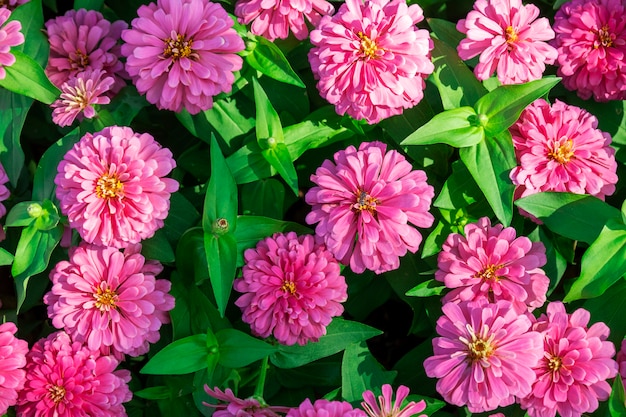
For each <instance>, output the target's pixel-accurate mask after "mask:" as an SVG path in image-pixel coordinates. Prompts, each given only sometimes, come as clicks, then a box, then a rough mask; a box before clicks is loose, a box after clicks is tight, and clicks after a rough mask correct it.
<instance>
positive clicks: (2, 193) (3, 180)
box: [0, 164, 11, 217]
mask: <svg viewBox="0 0 626 417" xmlns="http://www.w3.org/2000/svg"><path fill="white" fill-rule="evenodd" d="M8 182H9V176H8V175H7V172H6V171H5V170H4V167H3V166H2V164H0V217H4V215H5V214H7V208H6V207H5V206H4V204H2V201H5V200H6V199H7V198H9V197H10V196H11V191H9V189H8V188H7V186H6V184H7V183H8Z"/></svg>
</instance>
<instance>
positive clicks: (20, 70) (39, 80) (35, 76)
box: [0, 51, 61, 104]
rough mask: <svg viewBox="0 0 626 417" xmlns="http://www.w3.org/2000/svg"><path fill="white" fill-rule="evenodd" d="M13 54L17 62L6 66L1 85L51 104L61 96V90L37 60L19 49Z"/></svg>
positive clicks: (0, 81)
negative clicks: (51, 80)
mask: <svg viewBox="0 0 626 417" xmlns="http://www.w3.org/2000/svg"><path fill="white" fill-rule="evenodd" d="M12 54H13V55H15V59H16V60H15V63H14V64H13V65H11V66H8V67H4V69H5V70H6V77H5V78H4V79H2V80H0V87H4V88H6V89H7V90H9V91H13V92H14V93H17V94H21V95H24V96H27V97H30V98H34V99H35V100H39V101H41V102H42V103H45V104H51V103H52V102H53V101H54V100H56V99H57V98H58V97H59V95H60V94H61V91H60V90H59V89H58V88H56V87H55V86H54V84H52V83H51V82H50V80H49V79H48V77H47V76H46V73H45V72H44V70H43V68H42V67H41V65H39V64H38V63H37V61H35V60H34V59H32V58H31V57H29V56H28V55H26V54H24V53H22V52H19V51H12Z"/></svg>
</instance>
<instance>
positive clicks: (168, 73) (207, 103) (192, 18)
mask: <svg viewBox="0 0 626 417" xmlns="http://www.w3.org/2000/svg"><path fill="white" fill-rule="evenodd" d="M137 14H138V15H139V17H138V18H136V19H133V21H132V29H129V30H125V31H124V33H122V38H123V39H124V41H125V42H126V43H125V44H124V45H123V46H122V52H123V53H124V55H125V56H126V57H127V58H128V59H127V61H126V70H127V71H128V73H129V74H130V76H131V77H132V79H133V82H134V83H135V86H136V87H137V91H139V93H140V94H145V95H146V99H147V100H148V101H149V102H150V103H152V104H156V106H157V107H158V108H159V109H167V110H173V111H176V112H179V111H181V110H182V109H183V108H185V109H186V110H187V111H188V112H189V113H191V114H195V113H198V112H200V111H203V110H207V109H210V108H211V107H213V96H215V95H217V94H219V93H222V92H225V93H229V92H230V91H231V88H232V84H233V82H234V80H235V77H234V75H233V72H234V71H238V70H240V69H241V66H242V63H243V60H242V59H241V57H240V56H239V55H237V53H238V52H241V51H243V50H244V49H245V45H244V42H243V40H242V39H241V37H240V36H239V35H238V34H237V32H236V31H235V29H233V28H232V26H233V24H234V22H233V20H232V19H231V18H230V17H229V16H228V14H227V13H226V11H225V10H224V8H223V7H222V6H221V5H220V4H217V3H212V2H210V1H206V0H183V1H180V0H158V1H157V3H150V4H149V5H147V6H146V5H144V6H141V7H140V8H139V10H137Z"/></svg>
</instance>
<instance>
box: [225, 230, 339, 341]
mask: <svg viewBox="0 0 626 417" xmlns="http://www.w3.org/2000/svg"><path fill="white" fill-rule="evenodd" d="M244 260H245V262H246V263H245V265H244V267H243V277H241V278H238V279H236V280H235V282H234V288H235V290H237V291H239V292H241V293H243V295H242V296H241V297H239V299H237V301H236V302H235V304H236V305H237V306H239V307H240V308H241V309H242V311H243V321H244V322H246V323H248V324H249V325H250V327H251V329H252V333H254V334H255V335H258V336H261V337H268V336H270V335H274V337H275V338H276V340H278V341H279V342H280V343H282V344H285V345H293V344H295V343H298V344H300V345H304V344H306V343H307V342H309V341H314V342H315V341H318V340H319V338H320V337H322V336H323V335H325V334H326V326H328V325H329V324H330V322H331V320H332V318H333V317H335V316H339V315H341V313H343V306H342V305H341V303H342V302H344V301H346V299H347V298H348V294H347V289H348V287H347V285H346V281H345V278H344V277H343V276H342V275H341V273H340V268H339V263H338V262H337V261H336V260H335V258H334V257H333V255H332V254H331V253H330V252H329V251H328V250H326V247H325V246H324V245H320V244H316V243H315V240H314V238H313V236H311V235H305V236H299V237H298V236H297V235H296V233H295V232H289V233H287V234H282V233H276V234H274V236H272V237H268V238H265V239H264V240H261V241H260V242H259V243H257V245H256V248H254V249H248V250H246V251H245V252H244Z"/></svg>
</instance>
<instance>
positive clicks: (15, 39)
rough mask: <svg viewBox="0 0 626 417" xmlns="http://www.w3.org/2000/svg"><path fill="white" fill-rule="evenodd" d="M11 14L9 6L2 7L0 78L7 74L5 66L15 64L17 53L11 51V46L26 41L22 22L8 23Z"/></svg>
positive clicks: (0, 11) (0, 12) (0, 21)
mask: <svg viewBox="0 0 626 417" xmlns="http://www.w3.org/2000/svg"><path fill="white" fill-rule="evenodd" d="M10 16H11V11H10V10H9V9H8V8H6V7H3V8H0V26H2V27H0V80H2V79H4V78H5V77H6V76H7V72H6V70H5V69H4V67H10V66H11V65H13V64H15V55H13V54H12V53H11V47H12V46H17V45H21V44H23V43H24V35H22V33H21V32H20V30H22V24H21V23H20V21H19V20H12V21H10V22H9V23H6V21H7V19H8V18H9V17H10ZM5 23H6V24H5ZM3 25H4V26H3Z"/></svg>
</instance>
